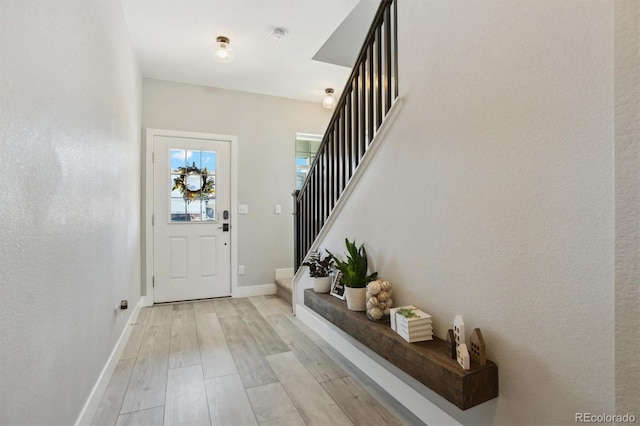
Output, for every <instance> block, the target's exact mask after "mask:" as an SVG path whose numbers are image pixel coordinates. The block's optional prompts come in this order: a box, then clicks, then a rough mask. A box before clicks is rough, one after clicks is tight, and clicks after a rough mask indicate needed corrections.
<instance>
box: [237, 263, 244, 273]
mask: <svg viewBox="0 0 640 426" xmlns="http://www.w3.org/2000/svg"><path fill="white" fill-rule="evenodd" d="M238 275H244V265H238Z"/></svg>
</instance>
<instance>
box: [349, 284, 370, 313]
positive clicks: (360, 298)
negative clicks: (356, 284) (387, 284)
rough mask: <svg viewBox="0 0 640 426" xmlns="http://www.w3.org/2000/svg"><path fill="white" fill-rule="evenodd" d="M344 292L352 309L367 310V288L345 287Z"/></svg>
mask: <svg viewBox="0 0 640 426" xmlns="http://www.w3.org/2000/svg"><path fill="white" fill-rule="evenodd" d="M344 293H345V296H346V299H347V308H348V309H350V310H352V311H366V310H367V288H366V287H362V288H353V287H345V289H344Z"/></svg>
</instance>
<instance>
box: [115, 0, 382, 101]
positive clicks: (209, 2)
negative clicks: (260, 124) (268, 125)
mask: <svg viewBox="0 0 640 426" xmlns="http://www.w3.org/2000/svg"><path fill="white" fill-rule="evenodd" d="M121 1H122V5H123V8H124V13H125V17H126V20H127V23H128V25H129V30H130V33H131V39H132V42H133V45H134V48H135V51H136V55H137V56H138V60H139V62H140V66H141V68H142V74H143V76H145V77H150V78H155V79H160V80H169V81H176V82H181V83H190V84H197V85H204V86H213V87H219V88H223V89H231V90H239V91H244V92H251V93H260V94H265V95H272V96H280V97H285V98H293V99H303V100H309V101H317V102H321V101H322V97H323V95H324V89H325V88H327V87H332V88H334V89H335V90H336V94H337V95H338V96H339V95H340V92H341V90H342V88H343V86H344V84H345V82H346V79H347V78H348V77H349V74H350V72H351V69H350V68H349V67H345V66H341V65H335V64H341V63H342V64H344V63H353V62H354V61H355V56H356V55H357V52H358V51H359V48H360V46H361V44H362V41H363V39H364V36H365V34H366V31H367V29H368V26H369V24H370V23H371V21H372V18H373V14H374V13H375V9H376V7H377V4H379V0H360V1H359V0H121ZM359 3H360V4H359ZM356 6H358V7H356ZM352 12H353V13H352ZM350 14H351V16H350ZM347 18H349V19H347ZM343 21H344V24H345V25H343V26H342V27H341V28H340V26H341V24H342V23H343ZM363 21H364V22H366V24H365V25H362V24H361V25H355V24H354V23H355V22H359V23H362V22H363ZM276 27H280V28H283V29H284V30H286V31H287V33H288V35H287V37H286V39H285V40H283V41H281V42H278V41H276V40H274V39H273V38H272V37H271V36H270V32H271V30H273V29H274V28H276ZM363 28H364V29H363ZM334 33H335V35H334ZM221 35H223V36H226V37H228V38H229V40H230V47H231V48H233V50H234V51H235V56H236V57H235V60H234V61H233V62H231V63H220V62H217V61H215V60H214V59H213V57H212V55H211V48H212V47H214V46H215V39H216V37H217V36H221ZM332 35H333V37H332ZM321 48H322V50H321ZM320 50H321V51H320ZM319 51H320V52H319ZM316 53H318V59H319V60H314V59H313V57H314V55H316ZM345 56H346V58H345ZM349 56H352V57H353V58H352V59H351V61H349ZM320 60H322V61H325V62H321V61H320Z"/></svg>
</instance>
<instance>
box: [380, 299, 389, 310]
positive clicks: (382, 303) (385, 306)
mask: <svg viewBox="0 0 640 426" xmlns="http://www.w3.org/2000/svg"><path fill="white" fill-rule="evenodd" d="M378 300H379V299H378ZM386 308H387V304H386V303H384V302H380V303H378V309H380V310H381V311H384V310H385V309H386Z"/></svg>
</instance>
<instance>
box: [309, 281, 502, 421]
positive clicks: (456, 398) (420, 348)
mask: <svg viewBox="0 0 640 426" xmlns="http://www.w3.org/2000/svg"><path fill="white" fill-rule="evenodd" d="M304 304H305V305H306V306H308V307H309V308H311V309H312V310H313V311H315V312H317V313H318V314H319V315H320V316H322V317H323V318H325V319H326V320H327V321H329V322H330V323H332V324H334V325H335V326H336V327H338V328H340V329H342V330H343V331H344V332H345V333H347V334H348V335H350V336H351V337H353V338H354V339H356V340H357V341H359V342H360V343H362V344H364V345H365V346H367V347H368V348H369V349H371V350H372V351H374V352H375V353H377V354H378V355H380V356H381V357H383V358H384V359H386V360H387V361H389V362H390V363H391V364H393V365H395V366H396V367H398V368H399V369H401V370H402V371H404V372H405V373H407V374H409V375H410V376H412V377H413V378H415V379H416V380H418V381H419V382H421V383H423V384H424V385H426V386H427V387H429V388H431V389H432V390H433V391H434V392H436V393H438V394H439V395H441V396H442V397H444V398H445V399H447V400H448V401H450V402H452V403H453V404H455V405H456V406H457V407H458V408H461V409H463V410H466V409H467V408H471V407H473V406H475V405H478V404H481V403H483V402H485V401H488V400H490V399H493V398H495V397H497V396H498V367H497V366H496V365H495V364H494V363H493V362H491V361H489V360H487V365H485V366H478V365H474V364H473V363H472V364H471V370H463V369H462V367H460V365H459V364H458V363H457V362H456V360H454V359H451V358H450V357H449V356H448V355H447V344H446V342H445V341H444V340H442V339H439V338H437V337H434V338H433V340H432V341H427V342H418V343H408V342H406V341H405V340H404V339H403V338H402V337H400V336H399V335H398V334H397V333H396V332H395V331H393V330H391V327H390V326H389V324H384V323H376V322H373V321H369V320H368V319H367V316H366V315H365V313H364V312H354V311H350V310H348V309H347V305H346V303H345V302H344V301H341V300H339V299H337V298H335V297H333V296H330V295H328V294H319V293H316V292H314V291H313V290H312V289H307V290H305V291H304Z"/></svg>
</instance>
